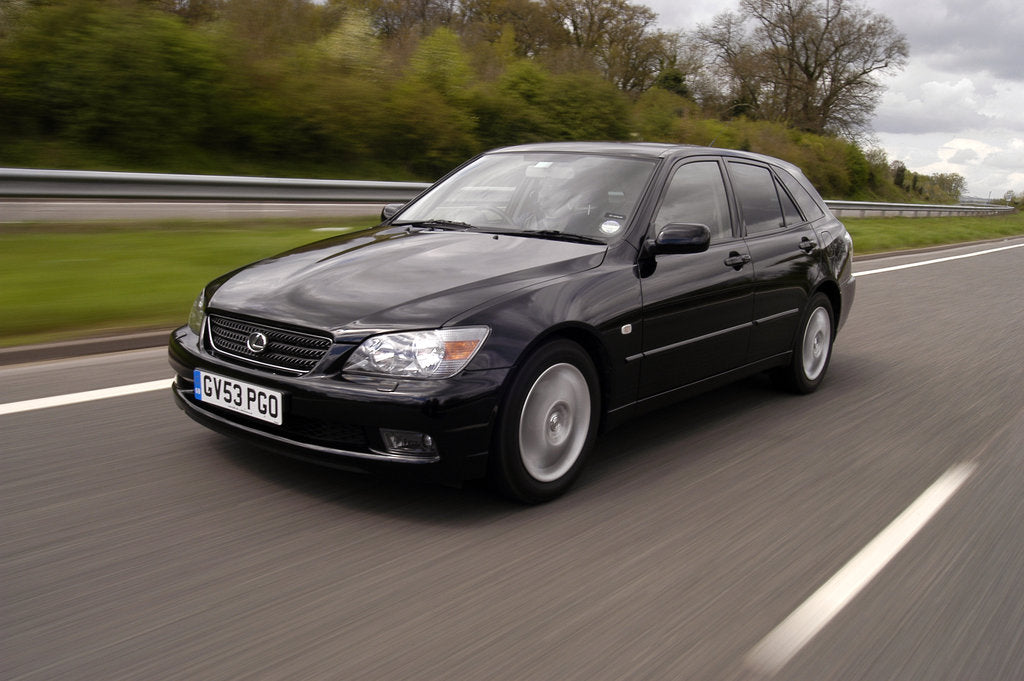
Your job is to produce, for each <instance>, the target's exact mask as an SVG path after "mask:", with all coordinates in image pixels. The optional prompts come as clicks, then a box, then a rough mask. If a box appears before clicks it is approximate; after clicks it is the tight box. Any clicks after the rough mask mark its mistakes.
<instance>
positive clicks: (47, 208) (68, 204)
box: [0, 199, 383, 224]
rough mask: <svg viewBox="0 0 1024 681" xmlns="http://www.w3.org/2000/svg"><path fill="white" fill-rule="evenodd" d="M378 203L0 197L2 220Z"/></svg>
mask: <svg viewBox="0 0 1024 681" xmlns="http://www.w3.org/2000/svg"><path fill="white" fill-rule="evenodd" d="M382 206H383V204H381V203H321V202H306V203H301V202H295V201H277V202H269V201H268V202H256V201H169V200H166V199H161V200H153V201H146V200H129V199H124V200H115V199H39V200H35V199H0V224H2V223H5V222H53V221H72V222H80V221H82V220H162V219H169V218H174V219H177V218H191V219H202V220H218V219H223V220H237V219H241V218H300V217H301V218H309V217H360V216H363V215H380V209H381V207H382Z"/></svg>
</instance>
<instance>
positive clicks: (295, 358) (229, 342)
mask: <svg viewBox="0 0 1024 681" xmlns="http://www.w3.org/2000/svg"><path fill="white" fill-rule="evenodd" d="M209 321H210V323H209V331H210V343H211V344H212V345H213V349H214V350H216V351H217V352H219V353H221V354H224V355H228V356H230V357H234V358H236V359H242V360H245V361H246V362H249V363H254V364H259V365H261V366H266V367H270V368H272V369H279V370H281V371H287V372H290V373H296V374H305V373H308V372H310V371H312V370H313V369H314V368H315V367H316V365H317V364H319V363H320V360H322V359H323V358H324V355H326V354H327V351H328V350H330V349H331V344H332V343H333V341H332V340H331V339H330V338H328V337H326V336H314V335H312V334H308V333H301V332H298V331H289V330H287V329H280V328H277V327H274V326H268V325H266V324H259V323H254V322H245V321H241V320H239V319H231V318H228V317H220V316H210V318H209ZM255 333H262V334H263V335H264V336H266V337H267V346H266V349H264V350H263V351H262V352H254V351H252V350H250V349H249V345H248V343H247V341H248V339H249V337H250V336H251V335H253V334H255Z"/></svg>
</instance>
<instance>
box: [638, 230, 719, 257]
mask: <svg viewBox="0 0 1024 681" xmlns="http://www.w3.org/2000/svg"><path fill="white" fill-rule="evenodd" d="M710 245H711V229H710V228H709V227H708V226H707V225H698V224H692V223H672V224H668V225H665V226H664V227H662V228H661V231H660V232H658V237H657V238H656V239H648V240H647V244H646V246H647V253H648V254H649V255H667V254H672V253H703V252H704V251H706V250H708V246H710Z"/></svg>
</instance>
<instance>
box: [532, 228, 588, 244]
mask: <svg viewBox="0 0 1024 681" xmlns="http://www.w3.org/2000/svg"><path fill="white" fill-rule="evenodd" d="M518 234H522V235H523V236H537V237H540V238H542V239H557V240H560V241H575V242H576V243H581V244H600V245H602V246H604V245H606V244H605V242H604V241H602V240H601V239H597V238H595V237H592V236H584V235H583V234H570V233H569V232H563V231H561V230H558V229H524V230H523V231H521V232H518Z"/></svg>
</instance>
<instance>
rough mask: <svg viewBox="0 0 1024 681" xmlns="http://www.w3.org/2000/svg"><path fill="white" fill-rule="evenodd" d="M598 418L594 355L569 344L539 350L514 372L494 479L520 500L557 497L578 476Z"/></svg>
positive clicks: (500, 426)
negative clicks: (592, 358)
mask: <svg viewBox="0 0 1024 681" xmlns="http://www.w3.org/2000/svg"><path fill="white" fill-rule="evenodd" d="M599 419H600V392H599V391H598V380H597V371H596V370H595V368H594V363H593V362H592V361H591V359H590V356H589V355H588V354H587V353H586V352H585V351H584V350H583V348H581V347H580V346H579V345H577V344H576V343H573V342H571V341H568V340H559V341H555V342H553V343H549V344H548V345H545V346H543V347H541V348H540V349H539V350H537V351H536V352H534V353H533V354H532V355H530V356H529V357H528V358H527V360H526V361H525V362H524V363H523V365H522V368H521V369H520V370H519V372H518V373H517V374H516V376H515V378H514V379H513V382H512V386H511V389H510V391H509V394H508V398H507V399H506V401H505V404H504V407H503V409H502V412H501V414H500V415H499V418H498V428H497V432H496V434H495V440H496V441H495V447H494V452H493V454H492V460H491V462H490V464H489V471H490V475H491V478H492V480H493V481H494V483H495V484H496V485H497V486H498V488H499V489H500V490H501V491H502V492H503V493H505V494H506V495H508V496H510V497H512V498H514V499H517V500H519V501H523V502H526V503H540V502H543V501H549V500H551V499H554V498H555V497H557V496H559V495H561V494H562V493H564V492H565V491H566V490H567V489H569V487H570V486H571V485H572V483H573V482H575V480H576V478H577V477H578V476H579V473H580V470H581V469H582V466H583V462H584V459H585V458H586V455H587V453H588V452H589V450H590V449H591V448H592V447H593V444H594V440H595V438H596V434H597V425H598V421H599Z"/></svg>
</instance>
